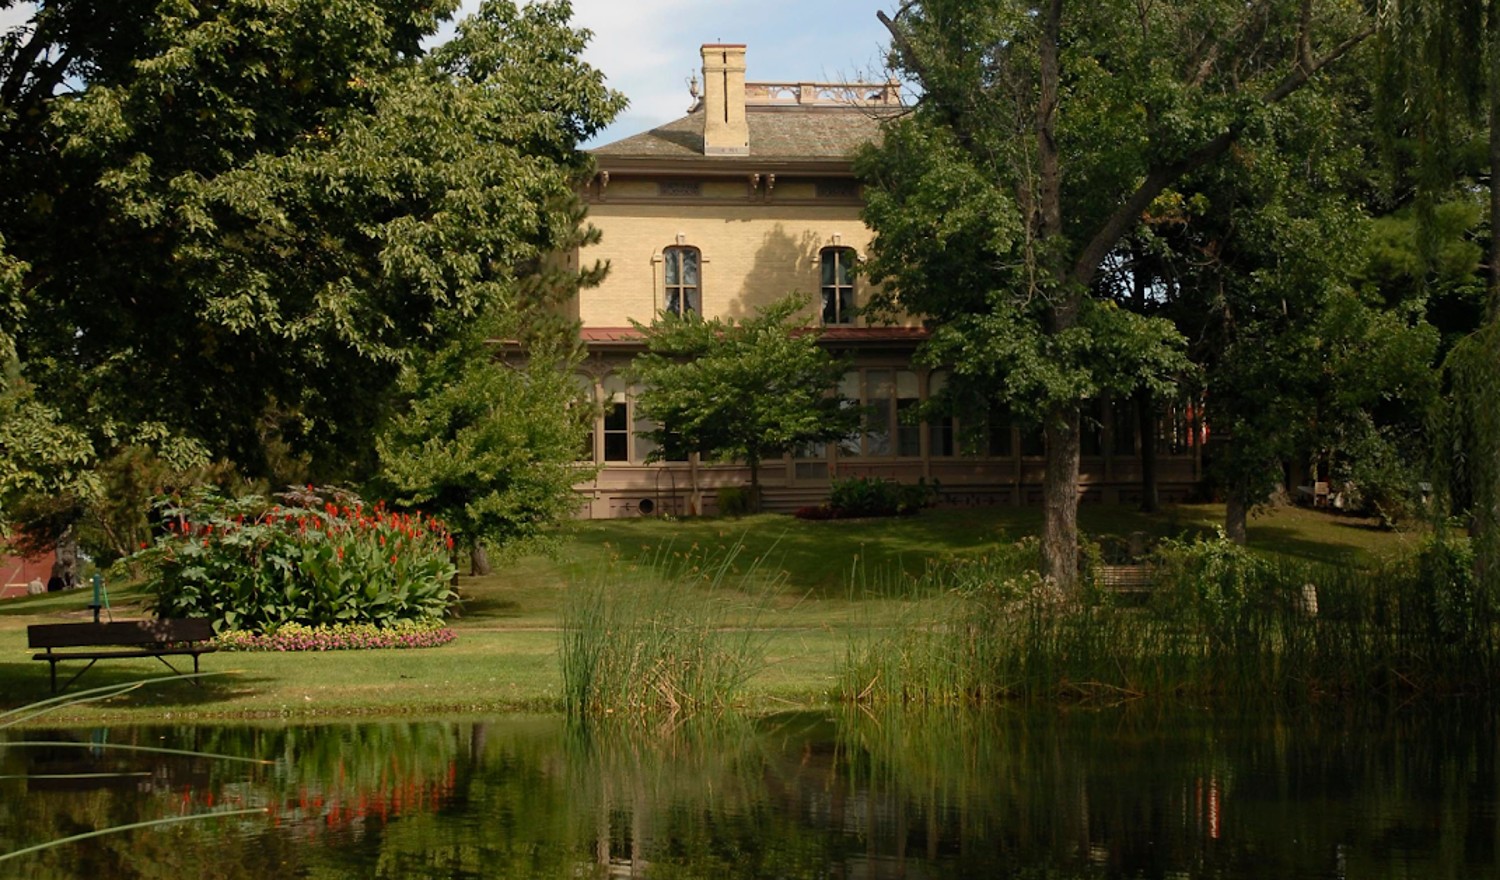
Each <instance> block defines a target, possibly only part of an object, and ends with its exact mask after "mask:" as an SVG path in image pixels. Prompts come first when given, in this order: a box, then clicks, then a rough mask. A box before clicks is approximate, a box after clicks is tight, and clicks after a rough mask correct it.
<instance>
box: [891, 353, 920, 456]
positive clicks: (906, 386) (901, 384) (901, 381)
mask: <svg viewBox="0 0 1500 880" xmlns="http://www.w3.org/2000/svg"><path fill="white" fill-rule="evenodd" d="M921 402H922V399H921V397H920V395H919V393H918V391H917V374H916V373H913V372H910V371H909V370H897V371H896V454H897V455H904V456H907V457H910V458H916V457H917V456H919V455H921V454H922V423H921V422H919V421H917V407H918V406H919V405H921Z"/></svg>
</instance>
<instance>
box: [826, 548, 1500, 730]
mask: <svg viewBox="0 0 1500 880" xmlns="http://www.w3.org/2000/svg"><path fill="white" fill-rule="evenodd" d="M1034 554H1035V545H1034V544H1033V543H1032V542H1029V541H1027V542H1022V543H1020V544H1017V545H1014V546H1013V547H1011V548H1009V549H1007V550H1004V551H1001V552H997V553H994V554H991V555H988V556H985V557H980V558H976V559H971V560H962V561H957V562H953V563H950V564H948V565H946V566H943V567H935V568H933V569H932V570H930V571H929V573H928V575H927V577H926V579H927V580H928V581H929V582H930V583H929V584H928V585H927V586H926V587H925V588H919V589H927V590H932V589H934V588H936V589H938V590H941V591H942V592H943V593H944V598H942V599H938V600H934V601H929V602H925V603H922V604H921V605H919V606H915V608H916V609H917V610H916V611H915V612H914V616H913V618H912V619H911V620H910V621H908V623H907V625H906V626H904V627H899V628H896V629H871V630H870V631H868V632H866V633H863V634H860V635H857V636H856V637H855V638H853V639H851V643H850V647H849V651H848V655H847V658H846V661H845V664H844V668H843V670H842V672H841V678H840V684H839V686H838V689H837V692H838V696H839V697H840V698H841V699H844V700H849V701H855V702H870V703H880V704H920V705H963V704H983V703H988V702H994V701H999V700H1012V699H1021V700H1054V701H1055V700H1087V701H1099V700H1106V701H1117V700H1125V699H1133V698H1137V697H1147V696H1150V697H1160V696H1194V697H1210V696H1233V697H1238V698H1245V697H1267V698H1276V699H1283V698H1291V699H1309V700H1316V699H1319V698H1322V697H1328V696H1336V695H1344V694H1374V693H1427V694H1452V693H1470V692H1491V691H1493V690H1494V689H1495V687H1496V684H1497V672H1500V664H1497V661H1500V651H1497V642H1496V638H1495V627H1496V624H1497V622H1500V614H1497V602H1496V597H1494V596H1492V595H1490V594H1489V593H1488V592H1486V591H1483V590H1481V589H1479V587H1478V585H1477V584H1476V583H1475V582H1474V579H1473V576H1472V572H1473V566H1472V553H1471V551H1470V549H1469V548H1468V546H1467V544H1466V543H1465V542H1462V541H1458V540H1452V539H1450V540H1443V541H1440V540H1432V541H1429V542H1427V543H1426V544H1424V545H1423V546H1422V548H1420V549H1419V550H1418V551H1417V552H1416V553H1414V554H1413V555H1411V556H1409V557H1407V558H1405V559H1402V560H1399V561H1397V562H1393V563H1388V564H1385V565H1383V566H1381V567H1380V568H1377V569H1372V570H1356V569H1353V568H1347V567H1332V566H1322V565H1309V564H1303V563H1296V562H1291V561H1286V560H1268V559H1266V558H1264V557H1260V556H1257V555H1254V554H1253V553H1251V552H1249V551H1246V550H1245V549H1243V548H1240V547H1237V546H1235V545H1232V544H1229V543H1227V542H1225V541H1222V540H1219V541H1195V542H1167V543H1166V544H1164V545H1163V546H1162V547H1161V548H1160V549H1159V550H1158V551H1157V552H1156V554H1155V556H1154V558H1153V560H1152V563H1153V565H1154V567H1155V573H1156V584H1155V586H1154V587H1153V588H1152V590H1151V592H1150V593H1149V595H1148V597H1147V598H1145V599H1144V600H1142V601H1132V600H1131V599H1129V598H1126V597H1123V596H1119V595H1115V594H1110V593H1107V592H1104V591H1100V590H1097V589H1095V588H1093V587H1092V586H1090V585H1089V584H1090V583H1091V581H1090V579H1089V578H1087V577H1086V578H1085V584H1086V585H1085V587H1084V589H1083V590H1082V592H1081V593H1080V594H1079V595H1074V596H1068V595H1064V594H1062V593H1061V592H1059V591H1058V590H1056V589H1055V588H1054V587H1053V586H1052V585H1051V584H1049V583H1047V582H1044V581H1043V580H1042V579H1041V578H1040V577H1039V576H1038V575H1037V574H1036V567H1035V564H1034Z"/></svg>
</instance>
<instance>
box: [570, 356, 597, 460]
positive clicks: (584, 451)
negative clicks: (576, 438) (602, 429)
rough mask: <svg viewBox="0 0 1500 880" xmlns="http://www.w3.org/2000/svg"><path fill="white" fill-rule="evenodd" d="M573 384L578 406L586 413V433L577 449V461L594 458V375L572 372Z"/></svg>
mask: <svg viewBox="0 0 1500 880" xmlns="http://www.w3.org/2000/svg"><path fill="white" fill-rule="evenodd" d="M573 386H574V387H575V388H577V389H578V401H577V404H576V405H578V406H581V407H583V408H584V412H585V413H587V416H586V424H587V425H588V433H587V434H586V435H585V437H584V440H583V445H582V447H580V448H579V450H578V460H579V461H593V460H594V417H595V415H596V413H595V411H594V377H593V376H588V375H585V374H583V373H574V374H573Z"/></svg>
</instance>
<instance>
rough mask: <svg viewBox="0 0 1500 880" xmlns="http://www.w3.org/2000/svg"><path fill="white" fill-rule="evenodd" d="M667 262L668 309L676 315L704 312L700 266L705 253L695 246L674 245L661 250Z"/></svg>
mask: <svg viewBox="0 0 1500 880" xmlns="http://www.w3.org/2000/svg"><path fill="white" fill-rule="evenodd" d="M661 254H662V259H663V261H664V262H665V263H666V270H665V276H666V282H667V290H666V294H667V295H666V310H667V311H668V312H671V313H672V314H674V315H687V314H688V313H689V312H692V313H693V314H697V315H701V314H703V303H702V299H701V294H702V290H701V288H700V287H699V284H700V282H699V266H700V264H701V263H702V262H703V255H702V254H701V253H699V251H698V249H697V248H695V247H684V246H682V245H673V246H672V247H669V248H665V249H663V250H662V252H661Z"/></svg>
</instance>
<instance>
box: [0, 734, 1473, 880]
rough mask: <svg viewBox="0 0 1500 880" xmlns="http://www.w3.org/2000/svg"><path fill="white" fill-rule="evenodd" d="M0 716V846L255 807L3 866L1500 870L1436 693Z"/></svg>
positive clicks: (653, 871) (479, 871) (1167, 873)
mask: <svg viewBox="0 0 1500 880" xmlns="http://www.w3.org/2000/svg"><path fill="white" fill-rule="evenodd" d="M8 733H9V740H8V742H9V744H8V745H6V746H5V747H4V748H0V852H10V851H14V850H16V849H19V848H21V847H24V846H28V845H30V844H33V843H37V842H41V841H46V840H53V839H58V838H62V837H66V836H69V835H72V834H76V833H79V832H80V831H87V830H91V829H95V828H103V827H109V826H115V825H124V824H129V823H132V822H140V821H145V820H151V819H159V818H168V817H175V816H187V815H194V814H202V813H208V812H212V811H215V810H223V809H246V808H258V809H262V810H263V811H264V812H262V813H259V814H256V815H253V816H233V817H216V818H211V819H207V820H200V821H194V822H186V823H182V824H176V825H171V826H163V827H160V828H153V829H145V830H140V831H133V832H127V833H122V834H118V835H110V836H106V837H99V838H95V839H91V840H85V841H80V842H77V843H71V844H68V845H66V846H62V847H57V848H53V849H48V850H44V851H41V852H38V853H35V854H31V855H26V856H23V857H20V858H17V859H14V860H8V861H0V876H17V877H28V878H50V877H79V876H103V877H142V878H148V877H171V878H174V880H181V878H185V877H199V876H220V877H257V878H264V877H389V878H410V877H462V878H470V877H473V878H479V877H576V876H594V877H604V876H644V877H669V878H670V877H705V876H712V877H720V878H735V877H820V878H821V877H848V878H856V877H859V878H866V877H868V878H885V877H892V878H894V877H908V878H909V877H977V876H1022V877H1049V878H1051V877H1056V878H1069V877H1089V878H1097V877H1121V878H1126V877H1129V878H1136V877H1148V878H1197V877H1214V878H1250V877H1257V878H1258V877H1304V878H1337V877H1349V878H1364V877H1377V878H1379V877H1391V878H1395V877H1411V876H1420V877H1455V878H1456V877H1474V876H1500V858H1497V853H1496V849H1495V840H1496V837H1497V831H1500V828H1497V815H1496V799H1497V798H1496V795H1497V791H1496V774H1495V736H1494V734H1495V725H1494V720H1493V717H1492V716H1491V715H1490V714H1489V713H1487V712H1484V713H1475V712H1466V711H1458V710H1454V709H1453V708H1452V707H1448V708H1445V709H1441V710H1435V709H1432V708H1430V707H1428V708H1424V709H1423V710H1421V711H1405V712H1398V713H1393V714H1379V715H1373V716H1365V715H1360V714H1357V713H1343V712H1341V713H1334V714H1308V715H1299V716H1294V717H1288V716H1285V715H1280V716H1278V715H1275V714H1274V713H1265V712H1248V711H1247V712H1243V713H1238V714H1226V713H1224V712H1208V711H1201V712H1194V711H1184V710H1182V709H1180V708H1178V709H1174V710H1172V711H1170V712H1169V711H1165V710H1163V711H1161V712H1153V711H1150V710H1142V709H1139V708H1137V709H1130V710H1112V711H1107V712H1086V713H1085V712H1045V713H1030V714H1028V713H1020V712H1011V711H998V712H991V713H985V714H978V713H956V712H955V713H921V714H905V713H889V714H881V715H871V714H866V713H863V712H860V711H858V710H849V711H847V712H842V713H835V714H832V715H830V714H815V715H806V714H803V715H787V716H779V717H773V718H766V719H759V720H756V721H753V722H752V721H747V720H744V719H731V720H727V721H718V722H713V723H701V724H696V725H688V726H678V727H672V728H666V729H653V730H640V729H635V728H602V729H601V728H593V729H582V728H577V727H570V726H569V725H568V724H567V723H566V722H565V721H564V720H563V719H561V718H556V717H507V718H496V719H478V720H463V721H447V722H411V723H379V724H357V725H356V724H342V725H333V724H330V725H320V726H303V727H285V726H272V725H264V726H253V725H245V726H237V727H174V728H126V729H115V730H108V731H52V732H49V733H46V734H37V733H35V732H32V733H29V734H25V735H21V734H17V733H16V732H15V731H9V732H8ZM22 739H24V740H27V741H30V742H36V741H39V740H41V741H50V743H51V744H50V745H48V744H42V745H20V744H17V743H18V741H20V740H22ZM115 745H132V746H152V747H162V748H172V749H187V750H196V751H201V752H211V753H217V754H220V755H232V756H238V757H241V758H253V759H256V763H247V762H245V761H230V760H224V759H222V758H212V757H203V756H184V755H167V754H158V753H150V752H137V751H123V750H118V749H115V748H112V746H115ZM261 762H263V763H261Z"/></svg>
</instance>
